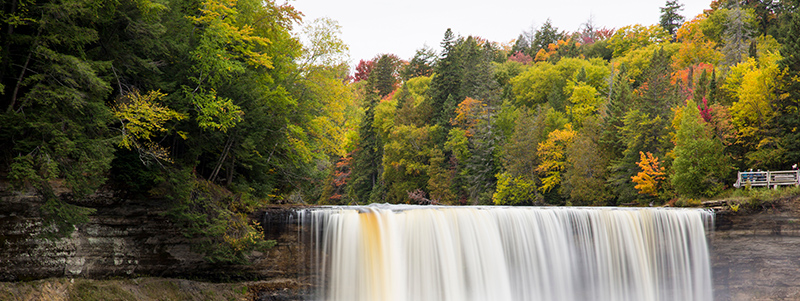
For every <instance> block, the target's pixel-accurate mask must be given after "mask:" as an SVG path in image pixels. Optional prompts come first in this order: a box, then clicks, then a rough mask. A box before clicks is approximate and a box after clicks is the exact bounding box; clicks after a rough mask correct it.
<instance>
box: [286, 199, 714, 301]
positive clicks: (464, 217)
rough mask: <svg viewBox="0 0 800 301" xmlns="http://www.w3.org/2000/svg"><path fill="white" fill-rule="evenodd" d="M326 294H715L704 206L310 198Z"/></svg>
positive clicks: (309, 224)
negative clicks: (345, 202)
mask: <svg viewBox="0 0 800 301" xmlns="http://www.w3.org/2000/svg"><path fill="white" fill-rule="evenodd" d="M300 220H301V222H302V223H304V227H306V228H308V229H309V230H308V231H307V233H308V234H307V240H308V241H309V242H310V243H311V245H312V246H313V248H314V249H315V252H314V256H313V259H312V260H313V262H314V264H315V265H316V266H317V269H318V274H317V275H316V279H317V282H318V284H317V293H316V296H315V300H326V301H356V300H363V301H374V300H398V301H400V300H414V301H427V300H430V301H442V300H452V301H463V300H476V301H483V300H498V301H500V300H609V301H620V300H703V301H705V300H712V291H711V286H712V282H711V271H710V261H709V253H708V244H707V241H706V229H707V228H708V227H710V225H711V224H712V223H713V213H711V212H709V211H706V210H699V209H669V208H573V207H444V206H442V207H439V206H395V205H371V206H363V207H328V208H314V209H305V210H303V211H301V212H300Z"/></svg>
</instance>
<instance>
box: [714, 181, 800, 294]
mask: <svg viewBox="0 0 800 301" xmlns="http://www.w3.org/2000/svg"><path fill="white" fill-rule="evenodd" d="M746 205H747V204H746ZM748 206H750V207H751V208H743V209H742V210H739V211H738V212H733V211H729V210H726V211H721V212H718V213H717V216H716V222H715V231H714V233H713V234H712V235H711V239H710V241H711V258H712V261H713V273H714V299H715V300H724V301H728V300H800V197H792V198H785V199H781V200H778V201H775V202H768V203H753V204H749V205H748Z"/></svg>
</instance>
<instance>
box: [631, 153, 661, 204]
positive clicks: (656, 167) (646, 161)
mask: <svg viewBox="0 0 800 301" xmlns="http://www.w3.org/2000/svg"><path fill="white" fill-rule="evenodd" d="M639 156H640V159H639V162H636V165H639V168H641V169H642V171H640V172H639V173H637V174H636V175H635V176H632V177H631V180H633V182H634V183H636V186H634V188H636V190H638V191H639V194H646V195H650V196H658V191H659V189H660V188H661V185H660V184H661V181H663V180H664V179H665V176H664V175H665V174H666V173H665V172H664V167H661V166H660V163H659V162H658V157H655V156H653V154H652V153H650V152H647V154H646V155H645V153H643V152H639Z"/></svg>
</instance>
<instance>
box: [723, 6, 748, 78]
mask: <svg viewBox="0 0 800 301" xmlns="http://www.w3.org/2000/svg"><path fill="white" fill-rule="evenodd" d="M729 2H730V3H731V4H732V7H731V8H730V11H729V12H728V27H727V29H725V33H724V37H723V38H724V40H725V46H724V47H722V53H723V54H724V55H725V65H727V66H734V65H736V64H738V63H740V62H741V61H742V59H744V58H745V57H746V56H747V55H748V53H749V50H750V48H749V47H750V41H751V40H752V38H753V37H752V36H753V32H752V30H751V29H750V27H749V25H748V24H747V23H746V22H747V20H749V19H750V18H751V16H750V15H749V14H748V13H747V12H746V11H745V10H743V9H742V8H741V7H739V2H738V1H729Z"/></svg>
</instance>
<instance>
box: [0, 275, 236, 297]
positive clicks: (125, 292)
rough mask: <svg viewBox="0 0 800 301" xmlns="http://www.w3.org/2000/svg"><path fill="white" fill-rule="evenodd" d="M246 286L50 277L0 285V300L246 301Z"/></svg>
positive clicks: (186, 281) (138, 279) (183, 281)
mask: <svg viewBox="0 0 800 301" xmlns="http://www.w3.org/2000/svg"><path fill="white" fill-rule="evenodd" d="M247 292H248V290H247V287H246V286H244V285H242V284H236V283H206V282H198V281H189V280H181V279H167V278H136V279H124V280H120V279H114V280H89V279H66V278H52V279H44V280H36V281H28V282H0V301H6V300H8V301H11V300H42V301H62V300H63V301H67V300H69V301H95V300H103V301H105V300H109V301H129V300H130V301H138V300H159V301H162V300H163V301H181V300H226V301H227V300H247V298H248V293H247Z"/></svg>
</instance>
